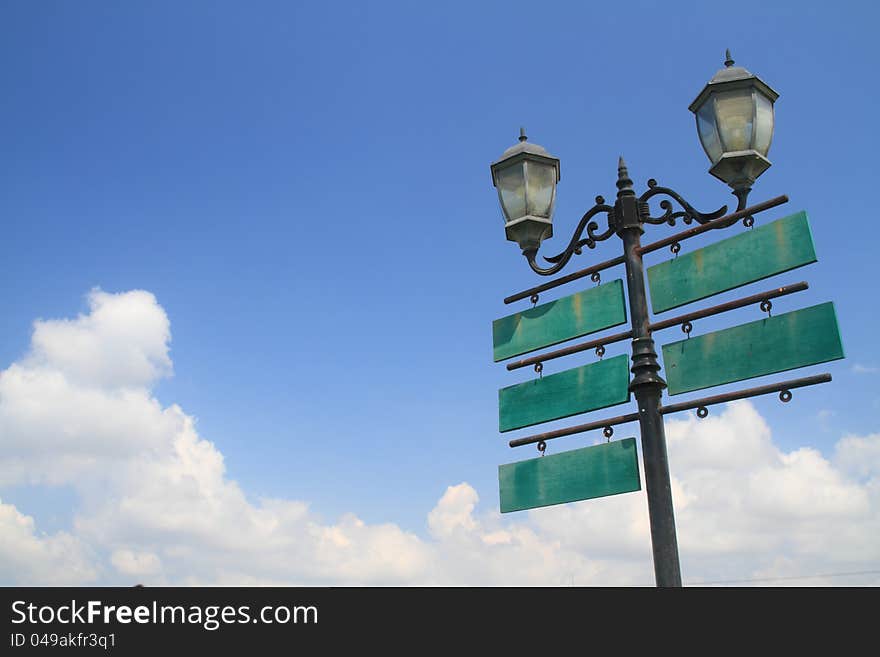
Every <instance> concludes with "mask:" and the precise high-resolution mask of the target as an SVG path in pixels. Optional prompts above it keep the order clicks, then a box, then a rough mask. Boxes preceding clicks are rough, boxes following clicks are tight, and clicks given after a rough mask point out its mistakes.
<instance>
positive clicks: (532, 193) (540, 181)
mask: <svg viewBox="0 0 880 657" xmlns="http://www.w3.org/2000/svg"><path fill="white" fill-rule="evenodd" d="M555 186H556V167H554V166H553V165H551V164H544V163H542V162H529V163H527V164H526V201H527V208H526V210H527V214H530V215H533V216H536V217H546V218H548V219H549V218H550V212H551V210H552V209H553V190H554V188H555Z"/></svg>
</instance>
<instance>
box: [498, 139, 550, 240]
mask: <svg viewBox="0 0 880 657" xmlns="http://www.w3.org/2000/svg"><path fill="white" fill-rule="evenodd" d="M527 139H528V137H526V131H525V128H520V131H519V143H518V144H515V145H514V146H511V147H510V148H508V149H507V150H506V151H504V153H503V154H502V155H501V157H500V158H499V159H498V161H497V162H495V163H493V164H492V167H491V169H492V184H493V185H495V187H497V188H498V200H499V201H500V202H501V211H502V212H503V213H504V220H505V223H504V231H505V233H507V239H508V240H510V241H511V242H517V243H518V244H519V246H520V248H521V249H522V251H523V253H529V252H531V253H537V252H538V247H539V246H540V245H541V242H542V241H543V240H545V239H547V238H549V237H553V206H554V205H555V202H556V183H557V182H559V159H558V158H555V157H553V156H552V155H550V153H548V152H547V151H545V150H544V149H543V148H542V147H541V146H538V145H537V144H530V143H529V142H528V141H527Z"/></svg>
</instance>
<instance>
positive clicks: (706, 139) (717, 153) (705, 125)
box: [697, 98, 723, 164]
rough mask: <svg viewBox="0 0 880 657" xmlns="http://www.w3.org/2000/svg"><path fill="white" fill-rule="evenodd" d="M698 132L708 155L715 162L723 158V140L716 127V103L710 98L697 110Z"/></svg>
mask: <svg viewBox="0 0 880 657" xmlns="http://www.w3.org/2000/svg"><path fill="white" fill-rule="evenodd" d="M697 132H699V135H700V143H701V144H703V149H704V150H705V151H706V155H708V156H709V159H710V160H712V163H713V164H714V163H715V162H717V161H718V160H720V159H721V153H722V152H723V151H722V150H721V140H720V139H719V138H718V130H717V129H716V128H715V103H714V102H713V99H712V98H709V99H708V100H707V101H706V102H705V103H703V106H702V107H700V109H699V110H698V111H697Z"/></svg>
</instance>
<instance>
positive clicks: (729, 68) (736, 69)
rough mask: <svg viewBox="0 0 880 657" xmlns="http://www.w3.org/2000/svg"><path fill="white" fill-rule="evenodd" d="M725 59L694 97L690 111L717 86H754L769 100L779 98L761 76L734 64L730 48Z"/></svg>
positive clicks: (704, 99) (702, 101)
mask: <svg viewBox="0 0 880 657" xmlns="http://www.w3.org/2000/svg"><path fill="white" fill-rule="evenodd" d="M725 55H726V59H725V61H724V68H722V69H719V70H718V72H717V73H715V75H714V76H712V79H711V80H709V83H708V84H707V85H706V86H705V87H703V90H702V91H701V92H700V94H699V95H698V96H697V97H696V98H695V99H694V102H692V103H691V104H690V105H689V106H688V109H689V110H690V111H691V112H696V111H697V110H698V109H699V108H700V107H701V106H702V105H703V103H704V102H705V101H706V99H707V98H708V97H709V96H710V95H711V93H712V92H713V91H715V90H716V89H717V87H719V86H722V85H723V86H724V87H728V88H730V87H734V88H740V87H743V86H754V87H756V88H757V89H758V91H760V92H761V93H763V94H764V95H765V96H767V97H768V98H769V99H770V102H775V101H776V99H777V98H779V93H777V92H776V91H774V90H773V88H772V87H770V85H768V84H767V83H766V82H764V81H763V80H762V79H761V78H759V77H758V76H757V75H755V74H754V73H751V72H750V71H749V70H747V69H745V68H743V67H742V66H734V64H735V62H734V61H733V58H732V57H731V56H730V49H728V50H727V51H726V52H725Z"/></svg>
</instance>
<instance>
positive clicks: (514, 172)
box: [491, 51, 778, 587]
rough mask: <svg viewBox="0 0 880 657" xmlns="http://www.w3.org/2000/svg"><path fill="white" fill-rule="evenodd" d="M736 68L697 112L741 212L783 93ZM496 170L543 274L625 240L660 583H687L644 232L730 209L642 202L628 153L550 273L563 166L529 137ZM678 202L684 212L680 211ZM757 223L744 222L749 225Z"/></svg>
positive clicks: (513, 220)
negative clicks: (655, 210)
mask: <svg viewBox="0 0 880 657" xmlns="http://www.w3.org/2000/svg"><path fill="white" fill-rule="evenodd" d="M733 64H734V62H733V60H732V59H731V57H730V52H729V51H728V52H727V58H726V61H725V68H723V69H721V70H720V71H718V73H716V74H715V76H714V77H713V78H712V79H711V80H710V82H709V83H708V84H707V85H706V87H705V88H704V89H703V91H702V92H701V93H700V94H699V96H697V98H696V100H694V102H693V103H691V105H690V110H691V111H692V112H694V114H695V115H696V120H697V130H698V134H699V137H700V141H701V143H702V144H703V148H704V150H705V151H706V154H707V155H708V156H709V159H710V160H711V162H712V167H711V169H710V173H711V174H712V175H713V176H715V177H716V178H719V179H720V180H722V181H723V182H726V183H727V184H728V185H730V187H731V188H732V189H733V194H734V195H735V196H736V197H737V200H738V207H737V210H742V209H744V208H745V207H746V198H747V197H748V194H749V191H750V190H751V187H752V185H753V184H754V182H755V179H757V177H758V176H760V175H761V174H762V173H763V172H764V171H766V170H767V168H768V167H769V166H770V161H769V160H768V159H767V152H768V150H769V148H770V141H771V139H772V135H773V103H774V101H775V100H776V99H777V97H778V94H777V93H776V92H775V91H773V89H771V88H770V87H769V86H768V85H767V84H766V83H764V82H762V81H761V80H760V79H759V78H757V77H756V76H754V75H752V74H751V73H749V72H748V71H746V70H745V69H743V68H741V67H734V66H733ZM491 171H492V181H493V184H494V185H495V187H496V188H497V189H498V197H499V201H500V203H501V208H502V211H503V213H504V219H505V232H506V235H507V239H508V240H510V241H514V242H517V243H518V244H519V246H520V248H521V249H522V252H523V255H524V256H525V258H526V260H527V261H528V263H529V266H530V267H531V268H532V270H534V271H535V272H536V273H538V274H540V275H543V276H548V275H551V274H554V273H556V272H558V271H560V270H561V269H562V268H563V267H564V266H565V265H566V264H567V263H568V262H569V260H570V259H571V258H572V256H574V255H578V254H580V253H581V252H582V249H583V247H584V246H586V247H587V248H590V249H592V248H595V246H596V244H597V243H598V242H601V241H604V240H607V239H609V238H610V237H611V236H612V235H617V236H618V237H619V238H620V240H621V242H622V245H623V262H624V264H625V266H626V283H627V291H628V297H629V308H630V321H631V325H632V367H631V369H630V371H631V372H632V375H633V376H632V379H631V381H630V384H629V389H630V391H631V392H632V393H633V395H634V396H635V399H636V403H637V404H638V421H639V428H640V430H641V443H642V455H643V460H644V468H645V487H646V491H647V498H648V514H649V518H650V526H651V543H652V549H653V556H654V574H655V579H656V583H657V585H658V586H664V587H675V586H681V568H680V565H679V557H678V542H677V539H676V533H675V515H674V511H673V506H672V488H671V483H670V477H669V464H668V459H667V454H666V436H665V431H664V426H663V417H662V414H661V412H660V410H661V395H662V392H663V389H664V388H666V382H665V381H664V379H663V377H662V376H661V375H660V364H659V362H658V361H657V351H656V348H655V346H654V340H653V337H652V335H651V328H650V318H649V315H648V297H647V291H646V288H645V273H644V264H643V262H642V253H641V248H640V247H641V235H642V234H643V233H644V227H645V224H668V225H675V222H676V220H677V219H682V221H683V222H684V223H686V224H690V223H693V222H697V223H699V224H705V223H708V222H710V221H713V220H715V219H719V218H720V217H722V216H724V215H725V213H726V212H727V206H724V207H722V208H720V209H718V210H716V211H715V212H711V213H701V212H698V211H697V210H695V209H694V208H693V207H692V206H691V205H690V204H689V203H688V202H687V201H686V200H685V199H684V198H683V197H682V196H681V195H680V194H678V193H677V192H675V191H674V190H672V189H670V188H667V187H661V186H659V185H658V184H657V182H656V181H655V180H653V179H651V180H649V181H648V189H647V190H646V191H645V192H644V193H642V194H641V195H640V196H636V193H635V191H634V190H633V182H632V180H631V179H630V177H629V172H628V170H627V166H626V164H625V163H624V161H623V158H622V157H621V158H620V160H619V162H618V169H617V183H616V185H617V196H616V199H615V201H614V203H613V205H610V204H608V203H606V202H605V199H604V198H602V197H601V196H597V197H596V204H595V205H594V206H593V207H592V208H591V209H590V210H588V211H587V212H586V213H585V214H584V215H583V217H582V218H581V220H580V222H579V223H578V226H577V228H576V229H575V232H574V234H573V236H572V237H571V239H570V240H569V243H568V246H567V247H566V248H565V250H564V251H562V252H561V253H559V254H557V255H555V256H552V257H546V258H545V260H546V261H547V262H548V263H550V265H549V266H546V267H542V266H541V265H540V264H538V262H537V254H538V249H539V248H540V245H541V242H542V241H543V240H544V239H547V238H549V237H551V236H552V234H553V225H552V214H553V206H554V203H555V199H556V183H557V182H558V181H559V160H558V159H557V158H554V157H553V156H552V155H550V154H549V153H548V152H547V151H546V150H545V149H543V148H542V147H540V146H538V145H537V144H531V143H529V142H528V141H527V138H526V136H525V132H524V131H521V134H520V139H519V143H518V144H516V145H514V146H513V147H511V148H509V149H507V150H506V151H505V152H504V154H503V155H502V156H501V158H500V159H499V160H497V161H496V162H494V163H493V164H492V165H491ZM655 197H661V199H662V200H660V203H659V205H660V208H661V210H663V212H662V213H660V214H658V215H657V216H651V210H650V202H651V200H652V199H654V198H655ZM673 202H675V203H676V204H677V205H678V206H679V208H680V209H679V210H675V209H674V206H673ZM601 214H604V215H605V216H606V219H607V224H606V227H605V228H604V229H603V230H601V232H600V226H599V223H598V222H596V221H595V220H594V217H597V216H599V215H601ZM748 219H750V218H749V217H746V219H745V220H744V221H746V223H748ZM734 221H736V219H734ZM722 223H726V222H722ZM726 225H729V224H726Z"/></svg>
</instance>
